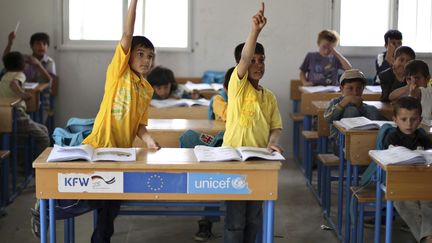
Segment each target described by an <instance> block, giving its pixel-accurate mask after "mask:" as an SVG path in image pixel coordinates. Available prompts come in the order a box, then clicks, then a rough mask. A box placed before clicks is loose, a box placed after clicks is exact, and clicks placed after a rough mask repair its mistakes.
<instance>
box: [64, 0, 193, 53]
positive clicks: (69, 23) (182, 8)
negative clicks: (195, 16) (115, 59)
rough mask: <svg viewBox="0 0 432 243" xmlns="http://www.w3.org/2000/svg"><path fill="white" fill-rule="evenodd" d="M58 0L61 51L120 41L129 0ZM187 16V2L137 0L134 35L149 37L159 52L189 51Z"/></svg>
mask: <svg viewBox="0 0 432 243" xmlns="http://www.w3.org/2000/svg"><path fill="white" fill-rule="evenodd" d="M59 1H61V3H62V4H63V5H62V7H63V9H62V12H63V24H62V26H61V27H62V33H63V34H62V38H60V39H61V40H62V41H61V43H60V44H61V47H62V48H65V49H67V48H80V49H85V48H92V49H95V48H96V49H101V48H102V49H104V48H110V49H112V48H113V47H114V45H115V44H116V43H117V41H119V40H120V38H121V36H122V33H123V25H124V24H123V23H124V19H125V18H126V14H127V8H128V6H129V2H130V0H129V1H128V0H122V1H121V0H59ZM167 6H168V7H167ZM190 17H191V12H190V0H140V1H138V5H137V12H136V21H135V30H134V35H144V36H146V37H148V38H149V39H150V40H151V41H152V42H153V44H154V45H155V47H156V48H158V49H162V50H188V49H189V48H190V45H189V43H190Z"/></svg>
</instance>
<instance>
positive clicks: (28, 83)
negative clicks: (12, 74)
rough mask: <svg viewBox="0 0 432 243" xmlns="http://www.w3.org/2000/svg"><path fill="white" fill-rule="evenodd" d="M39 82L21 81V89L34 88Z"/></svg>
mask: <svg viewBox="0 0 432 243" xmlns="http://www.w3.org/2000/svg"><path fill="white" fill-rule="evenodd" d="M38 85H39V83H36V82H24V83H23V89H35V88H36V87H37V86H38Z"/></svg>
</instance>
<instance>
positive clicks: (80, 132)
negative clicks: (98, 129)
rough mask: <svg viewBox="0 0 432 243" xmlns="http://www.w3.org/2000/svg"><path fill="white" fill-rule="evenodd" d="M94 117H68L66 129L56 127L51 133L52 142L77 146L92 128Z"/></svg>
mask: <svg viewBox="0 0 432 243" xmlns="http://www.w3.org/2000/svg"><path fill="white" fill-rule="evenodd" d="M93 123H94V119H93V118H91V119H83V118H75V117H73V118H70V119H69V120H68V122H67V125H66V129H64V128H61V127H56V128H55V129H54V132H53V134H52V138H53V140H54V144H57V145H60V146H78V145H81V143H82V141H83V140H84V139H85V138H86V137H87V136H88V135H90V133H91V132H92V130H93Z"/></svg>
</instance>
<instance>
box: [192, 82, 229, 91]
mask: <svg viewBox="0 0 432 243" xmlns="http://www.w3.org/2000/svg"><path fill="white" fill-rule="evenodd" d="M185 87H186V88H187V89H188V90H190V91H192V90H194V89H195V90H198V91H201V90H215V91H218V90H221V89H223V84H218V83H212V84H208V83H192V82H191V81H187V83H186V84H185Z"/></svg>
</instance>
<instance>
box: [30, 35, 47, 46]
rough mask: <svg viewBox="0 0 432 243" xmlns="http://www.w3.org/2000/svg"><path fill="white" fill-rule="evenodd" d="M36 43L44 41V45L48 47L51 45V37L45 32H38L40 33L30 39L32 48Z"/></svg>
mask: <svg viewBox="0 0 432 243" xmlns="http://www.w3.org/2000/svg"><path fill="white" fill-rule="evenodd" d="M36 41H42V42H44V43H46V44H47V45H48V46H49V45H50V38H49V35H48V34H47V33H44V32H38V33H34V34H33V35H32V36H31V37H30V46H33V44H34V43H35V42H36Z"/></svg>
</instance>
